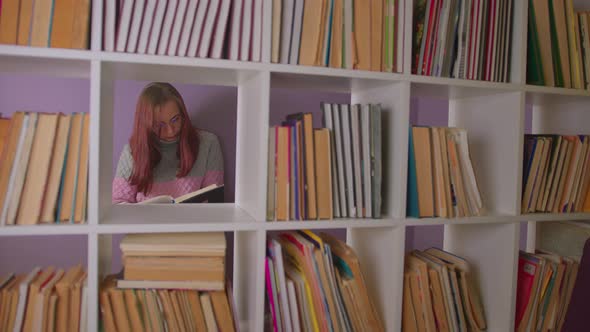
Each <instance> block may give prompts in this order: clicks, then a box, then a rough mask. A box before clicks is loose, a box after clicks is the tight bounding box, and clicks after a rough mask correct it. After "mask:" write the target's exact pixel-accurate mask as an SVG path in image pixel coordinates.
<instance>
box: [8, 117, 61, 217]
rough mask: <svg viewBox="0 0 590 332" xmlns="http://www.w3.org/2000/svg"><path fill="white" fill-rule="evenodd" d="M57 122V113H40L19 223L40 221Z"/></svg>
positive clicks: (19, 211) (22, 197) (19, 212)
mask: <svg viewBox="0 0 590 332" xmlns="http://www.w3.org/2000/svg"><path fill="white" fill-rule="evenodd" d="M57 122H58V115H57V114H43V113H40V114H39V117H38V118H37V130H36V131H35V138H34V140H33V146H32V148H31V156H30V160H29V165H30V167H28V168H27V176H26V180H25V184H24V187H23V192H22V194H21V199H20V204H19V209H18V215H17V218H16V223H17V224H18V225H34V224H37V223H38V222H39V217H40V215H41V206H42V200H43V194H44V192H45V187H46V186H45V185H46V181H47V175H48V173H49V166H50V164H51V152H52V151H53V143H54V142H55V133H56V130H57Z"/></svg>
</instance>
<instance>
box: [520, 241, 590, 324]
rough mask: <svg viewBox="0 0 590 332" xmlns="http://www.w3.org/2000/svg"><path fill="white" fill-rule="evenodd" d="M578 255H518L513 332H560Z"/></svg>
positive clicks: (539, 253)
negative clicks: (514, 331)
mask: <svg viewBox="0 0 590 332" xmlns="http://www.w3.org/2000/svg"><path fill="white" fill-rule="evenodd" d="M579 264H580V256H571V257H568V256H560V255H557V254H555V253H552V252H548V251H543V250H537V252H535V253H534V254H533V253H527V252H522V251H521V252H520V254H519V258H518V284H517V289H516V316H515V330H516V331H519V332H520V331H561V330H562V326H563V324H564V322H565V316H566V313H567V310H568V306H569V303H570V298H571V296H572V291H573V289H574V285H575V283H576V277H577V274H578V268H579Z"/></svg>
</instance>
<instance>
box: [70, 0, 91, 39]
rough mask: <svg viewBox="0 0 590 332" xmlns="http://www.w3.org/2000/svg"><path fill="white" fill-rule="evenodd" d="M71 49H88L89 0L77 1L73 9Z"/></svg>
mask: <svg viewBox="0 0 590 332" xmlns="http://www.w3.org/2000/svg"><path fill="white" fill-rule="evenodd" d="M72 31H73V34H72V44H71V48H76V49H88V48H89V47H88V46H89V45H88V41H89V39H88V38H89V33H90V0H77V1H76V5H75V9H74V25H73V26H72Z"/></svg>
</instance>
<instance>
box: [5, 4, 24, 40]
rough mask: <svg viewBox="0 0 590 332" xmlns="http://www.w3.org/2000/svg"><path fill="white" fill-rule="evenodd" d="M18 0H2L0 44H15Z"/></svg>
mask: <svg viewBox="0 0 590 332" xmlns="http://www.w3.org/2000/svg"><path fill="white" fill-rule="evenodd" d="M19 7H20V0H2V10H1V11H0V44H13V45H14V44H16V37H17V31H18V18H19V15H18V10H19Z"/></svg>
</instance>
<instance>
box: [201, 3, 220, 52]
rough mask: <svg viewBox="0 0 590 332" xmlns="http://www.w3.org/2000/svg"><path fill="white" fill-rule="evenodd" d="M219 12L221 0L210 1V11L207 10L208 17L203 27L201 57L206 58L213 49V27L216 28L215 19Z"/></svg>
mask: <svg viewBox="0 0 590 332" xmlns="http://www.w3.org/2000/svg"><path fill="white" fill-rule="evenodd" d="M218 11H219V0H209V9H207V17H206V19H205V26H204V27H203V35H202V37H201V45H199V57H201V58H206V57H207V56H208V55H209V49H210V48H211V38H212V36H213V27H214V26H215V19H216V18H217V12H218Z"/></svg>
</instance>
